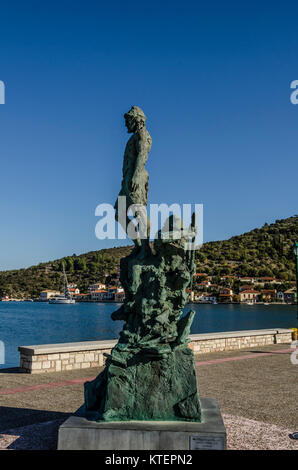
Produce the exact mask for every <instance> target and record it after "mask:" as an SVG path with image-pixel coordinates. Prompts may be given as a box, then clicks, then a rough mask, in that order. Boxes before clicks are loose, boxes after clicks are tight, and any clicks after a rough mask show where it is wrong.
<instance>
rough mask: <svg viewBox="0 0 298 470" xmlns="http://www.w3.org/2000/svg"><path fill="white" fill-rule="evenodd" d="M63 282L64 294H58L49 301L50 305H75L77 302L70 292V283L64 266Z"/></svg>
mask: <svg viewBox="0 0 298 470" xmlns="http://www.w3.org/2000/svg"><path fill="white" fill-rule="evenodd" d="M63 280H64V294H57V295H55V296H54V297H52V298H51V299H50V300H49V304H75V303H76V301H75V299H73V298H72V297H71V295H70V293H69V291H68V288H67V286H68V282H67V277H66V273H65V269H64V264H63Z"/></svg>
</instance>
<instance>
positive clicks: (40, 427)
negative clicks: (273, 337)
mask: <svg viewBox="0 0 298 470" xmlns="http://www.w3.org/2000/svg"><path fill="white" fill-rule="evenodd" d="M292 351H293V350H291V349H289V345H281V344H278V345H271V346H264V347H261V348H248V349H242V350H239V351H230V352H222V353H212V354H204V355H202V354H200V355H199V356H196V365H197V375H198V383H199V390H200V395H201V396H205V397H215V398H216V399H217V400H218V403H219V406H220V409H221V412H222V414H223V418H224V421H225V425H226V428H227V433H228V448H229V449H297V450H298V441H294V440H291V439H290V438H289V434H290V433H292V432H294V431H298V413H297V395H298V381H297V377H298V365H293V364H292V363H291V361H290V354H291V352H292ZM100 370H102V368H101V369H100V368H91V369H85V370H84V369H81V370H76V371H65V372H53V373H45V374H39V375H31V374H21V373H19V372H18V369H6V370H4V369H0V448H2V449H55V448H56V446H57V431H58V427H59V425H60V424H61V423H62V422H63V421H64V420H65V419H66V418H67V417H68V416H69V415H70V414H72V413H74V412H75V411H76V410H77V408H79V406H81V404H82V402H83V383H84V382H85V381H86V380H90V379H92V378H93V377H95V376H96V375H97V374H98V372H99V371H100Z"/></svg>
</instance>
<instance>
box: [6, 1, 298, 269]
mask: <svg viewBox="0 0 298 470" xmlns="http://www.w3.org/2000/svg"><path fill="white" fill-rule="evenodd" d="M297 14H298V5H297V2H294V1H291V2H289V1H283V2H267V1H264V2H260V1H244V2H239V1H225V2H223V1H214V2H207V1H204V2H202V1H193V2H192V1H188V0H186V1H183V2H181V1H176V0H172V1H162V2H160V1H151V2H146V3H145V2H135V1H127V2H123V1H114V2H103V1H88V0H87V1H86V0H84V1H82V0H81V1H74V0H72V1H66V0H62V1H61V0H60V1H59V2H58V1H51V2H49V1H44V2H40V1H31V0H29V1H26V2H24V1H23V0H22V1H14V0H10V1H6V0H3V1H2V2H1V5H0V18H1V28H0V80H3V81H4V82H5V84H6V104H5V105H0V136H1V137H0V156H1V184H0V192H1V198H0V204H1V230H0V269H12V268H18V267H26V266H29V265H32V264H36V263H39V262H41V261H48V260H51V259H56V258H59V257H62V256H65V255H70V254H72V253H77V254H80V253H84V252H87V251H90V250H96V249H101V248H105V247H110V246H114V245H115V242H111V241H99V240H97V238H96V237H95V234H94V227H95V224H96V222H97V218H96V217H95V215H94V210H95V207H96V206H97V204H99V203H101V202H111V203H114V200H115V198H116V196H117V194H118V191H119V188H120V182H121V168H122V157H123V151H124V147H125V143H126V141H127V138H128V135H127V133H126V129H125V127H124V120H123V113H124V112H126V111H127V110H128V109H129V108H130V107H131V105H138V106H140V107H142V108H143V109H144V111H145V113H146V115H147V117H148V120H147V127H148V130H149V131H150V134H151V135H152V139H153V146H152V151H151V153H150V157H149V160H148V164H147V168H148V171H149V175H150V193H149V200H150V202H154V203H161V202H165V203H168V204H170V203H173V202H181V203H182V202H184V203H187V202H197V203H203V204H204V240H205V241H208V240H218V239H223V238H228V237H230V236H232V235H235V234H240V233H243V232H245V231H248V230H250V229H252V228H255V227H258V226H262V225H263V224H264V222H268V223H271V222H274V221H275V219H280V218H283V217H289V216H291V215H294V214H296V213H297V212H298V210H297V199H298V198H297V177H298V171H297V170H298V163H297V162H298V158H297V131H298V106H294V105H292V104H291V102H290V93H291V90H290V82H291V81H292V80H296V79H298V27H297Z"/></svg>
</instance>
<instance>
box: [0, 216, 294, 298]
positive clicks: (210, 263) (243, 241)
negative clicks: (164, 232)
mask: <svg viewBox="0 0 298 470" xmlns="http://www.w3.org/2000/svg"><path fill="white" fill-rule="evenodd" d="M294 240H297V241H298V215H295V216H293V217H289V218H287V219H281V220H276V222H275V223H273V224H270V225H268V224H266V223H265V224H264V225H263V227H262V228H256V229H254V230H251V231H249V232H247V233H244V234H242V235H237V236H234V237H231V238H230V239H229V240H223V241H216V242H207V243H204V245H203V246H202V248H201V249H200V250H198V251H197V253H196V263H197V272H202V273H206V274H208V275H212V276H221V275H228V274H235V275H242V276H245V275H247V276H275V277H277V278H279V279H281V280H283V281H289V280H294V279H295V276H296V274H295V269H296V264H295V263H296V260H295V257H294V254H293V251H292V245H293V242H294ZM131 250H132V246H124V247H115V248H109V249H103V250H99V251H90V252H88V253H85V254H82V255H78V256H77V255H75V254H74V255H72V256H67V257H65V258H61V259H58V260H55V261H49V262H47V263H40V264H39V265H37V266H31V267H29V268H26V269H18V270H11V271H0V295H1V296H2V295H9V296H11V297H16V298H18V297H19V298H22V297H26V298H28V297H29V298H35V297H39V294H40V292H41V291H42V290H44V289H58V290H59V289H61V287H62V277H61V271H62V262H64V263H65V268H66V272H67V276H68V280H69V282H71V283H76V284H77V285H78V287H79V289H80V290H81V292H84V291H85V292H86V291H87V289H88V286H89V285H90V284H91V283H93V282H96V281H104V280H105V279H106V276H105V275H106V274H110V273H113V272H115V271H117V269H118V267H119V263H120V259H121V258H122V257H124V256H127V255H128V254H129V253H130V252H131Z"/></svg>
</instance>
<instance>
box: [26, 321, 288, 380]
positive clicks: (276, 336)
mask: <svg viewBox="0 0 298 470" xmlns="http://www.w3.org/2000/svg"><path fill="white" fill-rule="evenodd" d="M190 340H191V342H190V347H191V349H193V351H194V354H204V353H210V352H218V351H232V350H238V349H242V348H251V347H255V346H265V345H270V344H277V343H291V341H292V330H290V329H282V328H278V329H272V330H248V331H231V332H223V333H209V334H198V335H190ZM116 343H117V340H110V341H85V342H80V343H62V344H44V345H37V346H19V348H18V350H19V351H20V368H21V370H22V371H23V372H27V373H30V374H40V373H45V372H59V371H64V370H74V369H88V368H90V367H101V366H103V365H104V363H105V359H106V354H109V353H110V352H111V349H112V348H113V347H114V346H115V344H116Z"/></svg>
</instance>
